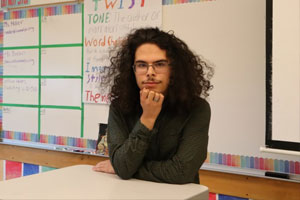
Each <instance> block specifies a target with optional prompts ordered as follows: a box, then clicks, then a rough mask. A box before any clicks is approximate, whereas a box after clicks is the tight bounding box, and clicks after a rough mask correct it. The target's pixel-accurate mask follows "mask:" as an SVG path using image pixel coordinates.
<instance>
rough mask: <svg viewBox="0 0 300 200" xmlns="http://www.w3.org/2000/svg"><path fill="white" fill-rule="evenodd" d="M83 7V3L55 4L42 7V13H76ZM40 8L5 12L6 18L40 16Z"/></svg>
mask: <svg viewBox="0 0 300 200" xmlns="http://www.w3.org/2000/svg"><path fill="white" fill-rule="evenodd" d="M81 9H82V5H81V4H74V5H60V6H53V7H47V8H42V9H41V15H42V16H54V15H67V14H75V13H81ZM38 10H39V8H34V9H26V10H15V11H11V12H5V13H4V20H10V19H23V18H32V17H38V16H39V12H38Z"/></svg>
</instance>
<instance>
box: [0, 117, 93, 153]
mask: <svg viewBox="0 0 300 200" xmlns="http://www.w3.org/2000/svg"><path fill="white" fill-rule="evenodd" d="M1 119H2V117H1ZM0 138H5V139H13V140H21V141H29V142H40V143H44V144H55V145H64V146H72V147H80V148H88V149H96V145H97V140H92V139H85V138H74V137H65V136H55V135H44V134H40V137H39V136H38V134H37V133H25V132H15V131H2V132H1V133H0Z"/></svg>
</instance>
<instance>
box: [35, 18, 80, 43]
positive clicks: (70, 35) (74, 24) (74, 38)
mask: <svg viewBox="0 0 300 200" xmlns="http://www.w3.org/2000/svg"><path fill="white" fill-rule="evenodd" d="M81 17H82V16H81V13H78V14H68V15H56V16H43V17H42V25H41V26H42V45H50V44H70V43H81V41H82V34H81V33H82V24H81Z"/></svg>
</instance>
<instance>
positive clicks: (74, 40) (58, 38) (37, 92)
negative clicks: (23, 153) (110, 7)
mask: <svg viewBox="0 0 300 200" xmlns="http://www.w3.org/2000/svg"><path fill="white" fill-rule="evenodd" d="M82 9H83V6H82V4H73V5H59V6H51V7H42V8H33V9H22V10H15V11H9V12H2V14H1V22H2V23H1V25H2V27H1V28H2V29H1V31H2V34H1V36H2V38H1V43H2V46H1V54H2V55H1V64H2V65H1V79H0V80H1V85H2V87H1V96H2V98H1V108H2V109H1V125H2V126H1V130H2V133H1V134H2V137H3V138H8V139H19V140H25V141H33V142H43V143H54V144H67V143H68V142H67V140H68V138H82V136H83V123H82V119H83V104H82V101H81V99H82V63H83V59H82V57H83V41H82V40H83V37H82V36H83V23H82V20H83V15H82ZM72 142H73V145H74V142H76V141H74V140H73V141H71V143H72ZM71 143H70V144H71ZM71 145H72V144H71Z"/></svg>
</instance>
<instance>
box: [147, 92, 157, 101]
mask: <svg viewBox="0 0 300 200" xmlns="http://www.w3.org/2000/svg"><path fill="white" fill-rule="evenodd" d="M154 96H155V92H153V91H150V92H149V94H148V100H150V101H151V100H152V101H154Z"/></svg>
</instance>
